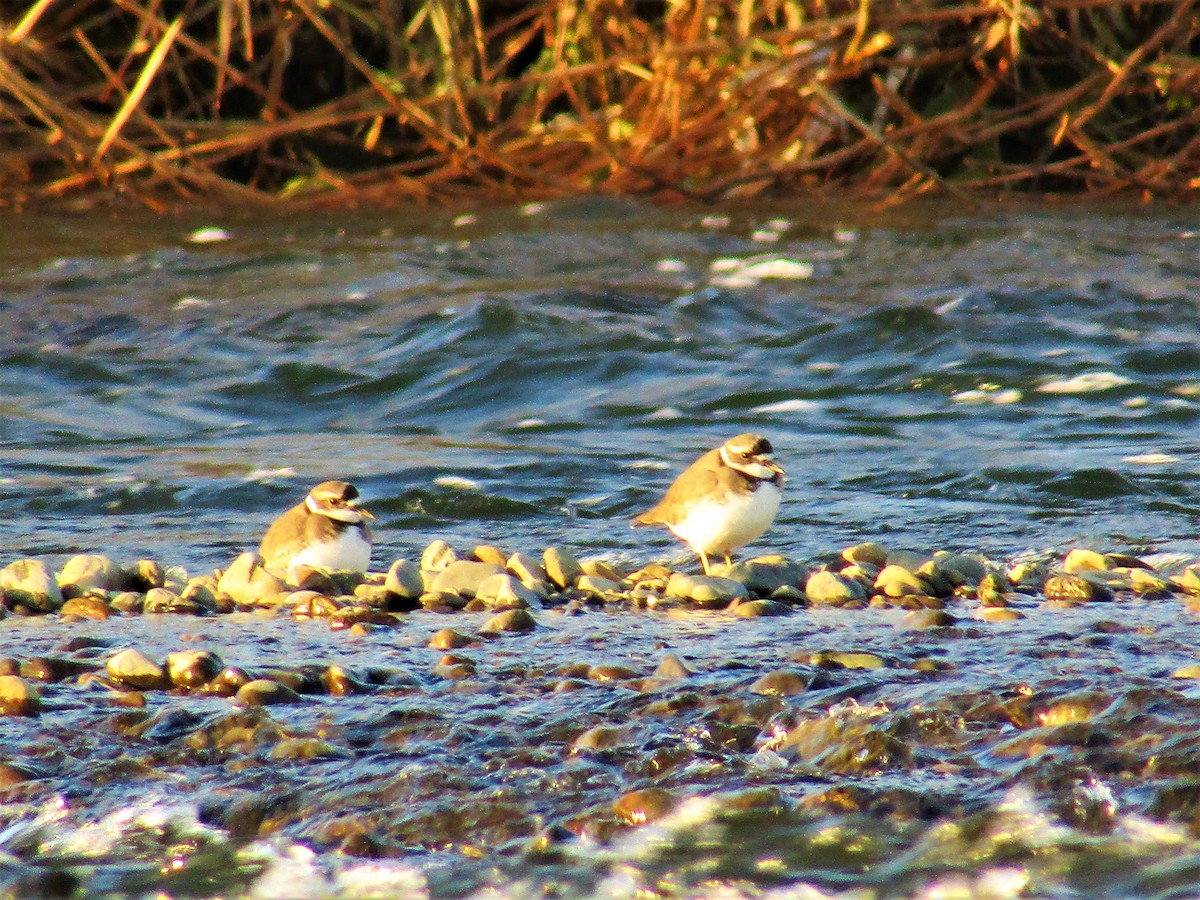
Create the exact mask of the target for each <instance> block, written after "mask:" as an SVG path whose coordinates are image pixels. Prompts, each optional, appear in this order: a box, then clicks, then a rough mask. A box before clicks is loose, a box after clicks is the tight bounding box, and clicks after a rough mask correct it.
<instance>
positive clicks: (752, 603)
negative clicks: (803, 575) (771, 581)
mask: <svg viewBox="0 0 1200 900" xmlns="http://www.w3.org/2000/svg"><path fill="white" fill-rule="evenodd" d="M791 612H792V607H791V606H789V605H788V604H786V603H780V602H779V601H778V600H747V601H746V602H744V603H739V604H737V606H735V607H733V614H734V615H735V616H738V617H739V618H742V619H757V618H761V617H762V616H787V615H790V614H791Z"/></svg>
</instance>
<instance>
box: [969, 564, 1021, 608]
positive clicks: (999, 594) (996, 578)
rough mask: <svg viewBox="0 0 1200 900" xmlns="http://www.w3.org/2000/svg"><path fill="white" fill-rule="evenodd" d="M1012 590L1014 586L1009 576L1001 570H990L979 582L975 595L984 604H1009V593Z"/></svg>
mask: <svg viewBox="0 0 1200 900" xmlns="http://www.w3.org/2000/svg"><path fill="white" fill-rule="evenodd" d="M1012 592H1013V587H1012V585H1011V584H1010V583H1009V581H1008V578H1006V577H1005V576H1004V575H1002V574H1000V573H999V572H989V573H988V574H987V575H985V576H984V577H983V580H982V581H981V582H979V586H978V587H977V588H976V590H975V596H976V597H978V598H979V602H980V603H982V604H983V605H984V606H1007V605H1008V595H1009V594H1011V593H1012Z"/></svg>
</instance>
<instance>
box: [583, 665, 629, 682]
mask: <svg viewBox="0 0 1200 900" xmlns="http://www.w3.org/2000/svg"><path fill="white" fill-rule="evenodd" d="M586 677H587V679H588V681H599V682H607V681H629V680H631V679H634V678H637V677H638V673H637V672H635V671H634V670H633V669H631V668H629V666H622V665H620V664H619V663H601V664H599V665H595V666H589V667H588V670H587V673H586Z"/></svg>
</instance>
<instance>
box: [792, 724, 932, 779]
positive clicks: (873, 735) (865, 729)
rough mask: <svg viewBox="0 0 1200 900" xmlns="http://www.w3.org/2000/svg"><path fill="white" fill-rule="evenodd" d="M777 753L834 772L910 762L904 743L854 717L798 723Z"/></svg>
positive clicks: (863, 771)
mask: <svg viewBox="0 0 1200 900" xmlns="http://www.w3.org/2000/svg"><path fill="white" fill-rule="evenodd" d="M778 752H779V753H780V755H782V756H784V757H799V758H800V759H802V760H804V761H805V762H807V763H809V764H810V765H815V766H817V767H818V768H820V769H822V770H824V771H828V772H832V773H834V774H837V775H866V774H870V773H875V772H880V771H885V770H887V769H894V768H897V767H900V768H907V767H909V766H911V765H912V763H913V754H912V750H911V749H909V747H908V745H906V744H905V743H904V742H903V741H900V740H898V739H897V738H894V737H892V736H891V735H889V734H887V733H886V732H884V731H881V730H879V729H878V728H875V727H874V726H873V725H872V724H871V723H870V721H869V720H863V719H860V718H857V717H851V718H849V719H848V720H845V721H842V720H838V719H835V718H831V717H826V718H818V719H813V720H809V721H804V722H801V723H799V724H798V725H797V726H796V727H794V728H793V729H792V730H791V731H789V732H788V733H787V735H786V736H785V737H784V739H783V741H782V743H781V744H780V747H779V749H778Z"/></svg>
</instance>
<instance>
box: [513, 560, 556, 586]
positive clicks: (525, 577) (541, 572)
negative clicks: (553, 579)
mask: <svg viewBox="0 0 1200 900" xmlns="http://www.w3.org/2000/svg"><path fill="white" fill-rule="evenodd" d="M506 565H507V567H508V571H510V572H512V573H513V574H514V575H516V576H517V577H518V578H520V579H521V582H522V583H523V584H524V585H525V586H526V587H531V586H532V585H534V584H538V583H540V582H543V581H548V580H549V579H548V578H547V577H546V570H545V568H544V567H543V566H542V564H541V563H540V562H538V561H537V560H536V559H534V558H533V557H532V556H529V555H527V554H525V553H514V554H513V555H512V556H510V557H509V558H508V562H507V564H506Z"/></svg>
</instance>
